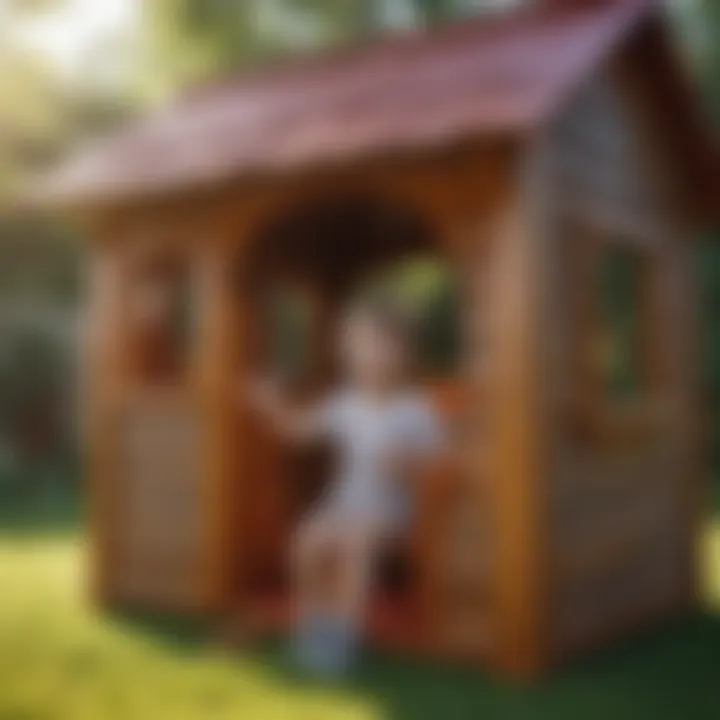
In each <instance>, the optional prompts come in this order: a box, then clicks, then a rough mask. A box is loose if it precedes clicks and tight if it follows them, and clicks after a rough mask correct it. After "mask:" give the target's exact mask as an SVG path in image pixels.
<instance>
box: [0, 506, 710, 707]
mask: <svg viewBox="0 0 720 720" xmlns="http://www.w3.org/2000/svg"><path fill="white" fill-rule="evenodd" d="M0 523H2V520H1V519H0ZM46 527H51V526H50V524H49V523H48V524H47V526H46ZM706 548H707V552H706V556H707V558H708V563H707V567H708V571H709V572H708V578H709V581H708V584H709V596H711V598H712V599H711V602H710V603H709V607H708V612H707V613H706V614H705V615H703V616H699V617H696V618H692V619H689V620H684V621H680V622H677V623H675V624H674V625H673V626H671V627H669V628H667V629H665V630H663V631H662V632H660V633H656V634H653V635H651V636H646V637H644V638H639V639H637V640H635V641H633V642H632V643H631V644H629V645H626V646H625V647H623V648H622V649H620V650H614V651H611V652H608V653H605V654H604V655H603V656H602V657H600V658H596V659H594V660H593V661H591V662H588V663H585V664H583V665H582V666H581V667H579V668H577V669H575V670H573V671H566V672H564V673H562V674H561V675H560V676H559V677H557V678H556V679H554V680H553V681H552V682H550V683H546V684H544V685H541V686H537V687H532V688H524V689H520V688H517V687H513V686H511V685H509V684H506V683H500V682H496V681H492V680H490V679H489V678H488V677H487V676H485V675H482V674H480V673H478V672H474V671H470V670H468V669H456V668H448V667H443V666H441V665H431V664H421V663H414V662H411V661H407V660H400V659H395V658H387V657H372V658H370V659H369V660H368V662H367V663H366V664H365V666H364V667H363V668H362V670H361V671H360V672H359V673H358V675H357V677H355V678H353V679H352V680H351V681H349V682H348V683H346V684H345V685H343V686H342V687H336V688H332V687H323V686H320V685H312V684H308V683H303V682H301V681H300V680H298V679H297V678H293V677H292V676H291V675H290V674H288V673H287V672H286V671H285V670H284V669H283V668H284V663H283V661H282V653H281V652H280V650H279V649H277V648H266V649H264V650H262V651H258V652H257V653H255V654H254V655H253V656H252V657H249V658H240V657H231V656H227V655H223V654H222V653H221V652H220V651H217V650H213V649H212V648H211V647H210V646H209V645H206V644H205V643H203V642H202V640H201V639H200V638H199V637H196V636H195V634H194V633H193V632H192V628H188V627H184V628H183V627H178V626H177V625H176V626H174V627H173V626H172V625H169V624H165V626H164V627H163V626H158V624H152V623H147V622H146V623H144V624H142V623H140V622H138V621H135V622H131V621H130V620H128V619H124V620H123V619H120V618H111V617H107V616H103V615H101V614H98V613H95V612H93V611H91V610H90V609H89V608H88V607H87V605H86V604H85V602H84V597H83V590H82V588H83V578H82V567H83V562H82V557H83V546H82V543H81V541H80V540H79V539H78V538H77V536H76V535H75V534H74V532H73V531H71V530H68V531H65V530H63V529H60V530H57V529H55V530H53V531H50V530H46V532H43V533H36V532H34V531H31V529H30V528H28V527H24V526H23V525H22V524H18V523H17V522H16V523H12V524H9V523H5V527H4V529H3V526H2V524H0V720H45V719H51V718H52V719H54V718H58V719H67V720H84V719H86V718H87V719H93V720H96V719H102V720H105V719H106V718H108V719H111V718H118V720H136V719H137V720H146V719H147V720H162V719H164V718H171V719H173V720H174V719H175V718H178V719H183V718H193V719H195V718H197V719H202V720H210V719H215V718H234V719H235V720H237V719H242V720H265V719H266V718H267V719H268V720H272V719H273V718H308V719H309V720H322V719H323V718H353V719H354V718H398V719H403V720H422V719H423V718H433V719H434V718H440V720H453V719H455V718H488V719H493V718H498V719H500V720H506V719H507V720H513V719H515V718H517V719H520V720H522V719H527V720H534V719H536V718H537V719H541V718H553V719H554V720H563V719H567V720H592V719H594V718H598V719H600V718H610V719H611V720H624V719H626V718H627V719H628V720H630V719H631V718H632V720H642V719H643V718H648V719H650V718H652V719H653V720H662V719H663V718H677V719H678V720H679V719H683V720H685V719H686V718H687V719H690V720H692V719H694V718H698V719H700V718H702V719H705V718H707V719H708V720H710V719H711V718H714V719H717V718H720V524H718V525H716V527H715V528H713V529H712V530H711V531H709V533H708V541H707V543H706ZM715 612H717V613H718V614H717V615H714V613H715Z"/></svg>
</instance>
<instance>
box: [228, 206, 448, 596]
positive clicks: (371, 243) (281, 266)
mask: <svg viewBox="0 0 720 720" xmlns="http://www.w3.org/2000/svg"><path fill="white" fill-rule="evenodd" d="M443 250H444V248H443V247H442V245H441V243H440V234H439V233H438V232H436V229H435V228H434V227H433V226H432V223H431V222H429V221H428V220H427V219H426V218H424V217H422V216H421V215H420V214H419V213H417V212H414V211H413V210H412V209H408V208H405V207H402V206H398V205H396V204H394V203H392V202H388V201H384V200H382V199H377V198H371V197H358V196H353V197H343V198H333V199H332V200H325V201H323V202H320V203H309V204H304V205H302V206H297V207H293V208H291V209H290V210H288V211H287V212H286V213H285V214H284V215H283V216H282V217H280V218H277V219H274V220H273V221H271V222H270V223H268V224H267V225H266V226H265V227H264V228H263V229H262V230H261V231H260V232H259V233H258V234H257V235H256V236H255V237H254V239H253V244H252V247H251V249H250V252H249V255H246V256H245V258H244V262H243V269H244V272H243V274H242V277H241V278H240V280H239V282H242V283H243V284H244V290H243V292H245V293H248V292H249V293H250V296H251V298H252V302H251V307H252V308H253V312H252V315H253V318H254V321H253V326H254V335H255V337H256V342H255V343H254V347H255V357H253V359H252V363H251V364H252V366H253V367H254V369H255V372H257V373H265V372H268V371H269V372H276V373H280V374H281V375H283V376H284V378H285V380H286V381H287V383H288V385H289V386H290V390H291V391H292V392H294V393H296V394H297V396H298V397H299V398H303V399H307V398H311V397H313V396H317V394H318V393H321V392H322V390H323V388H325V387H327V386H328V385H330V384H332V383H333V382H334V381H335V378H336V377H337V375H336V363H335V353H334V346H335V338H336V335H335V333H336V327H337V325H338V321H339V318H340V316H341V314H342V312H343V310H344V308H345V307H346V304H347V303H348V302H349V301H350V300H351V299H354V298H355V297H356V296H357V295H358V294H360V295H362V294H365V293H373V292H376V291H378V290H380V289H381V290H383V291H388V290H389V291H390V292H393V293H394V294H395V295H398V296H401V297H402V299H404V300H406V301H407V302H408V303H409V305H410V306H411V307H412V308H413V309H414V310H415V311H416V312H417V314H418V316H419V319H420V320H421V322H420V329H421V338H420V340H421V346H422V347H421V349H422V353H421V354H422V357H421V368H420V370H421V372H422V373H423V376H424V379H427V380H428V381H435V380H437V378H438V376H439V377H442V378H443V379H444V380H447V379H448V377H451V376H453V373H454V370H455V366H454V363H455V360H456V357H457V354H458V345H459V337H458V335H459V332H458V326H459V323H458V319H457V315H458V313H457V295H458V287H457V283H456V282H455V273H454V270H455V269H454V268H453V267H452V264H451V261H450V260H449V259H448V258H447V257H446V256H445V253H444V252H443ZM443 334H444V336H443ZM247 426H248V428H249V429H248V430H247V432H249V433H250V435H251V436H252V437H251V441H250V442H248V447H250V448H251V455H252V457H250V458H247V459H246V461H245V462H244V471H243V473H244V474H243V478H242V479H241V480H240V481H241V482H243V483H249V484H251V485H252V488H250V487H249V486H248V485H247V484H246V485H245V490H246V493H245V495H246V497H251V499H252V500H251V502H249V503H246V504H245V507H246V508H247V511H246V512H245V513H244V516H243V518H242V524H243V528H244V530H243V533H244V548H245V552H244V564H243V573H244V576H243V581H242V584H243V585H244V586H247V585H248V584H251V585H254V586H265V587H270V588H275V587H277V586H278V585H282V584H283V579H284V577H285V572H284V570H285V567H286V557H287V554H288V552H287V551H288V547H289V542H290V536H291V532H292V529H293V528H294V527H295V525H296V524H297V521H298V519H299V518H300V517H301V515H302V514H303V512H304V510H305V509H306V508H307V507H308V506H309V504H310V502H311V500H312V498H313V497H315V496H317V494H318V493H319V492H320V490H321V486H322V485H323V484H324V483H325V482H327V479H328V475H329V462H330V461H331V458H330V457H329V456H328V452H327V449H323V448H319V449H317V450H315V449H311V450H307V449H297V448H292V447H288V446H286V445H285V444H284V443H282V442H281V441H279V440H278V439H277V438H276V437H274V436H273V434H272V431H271V430H269V429H268V428H264V427H262V426H261V424H258V423H247Z"/></svg>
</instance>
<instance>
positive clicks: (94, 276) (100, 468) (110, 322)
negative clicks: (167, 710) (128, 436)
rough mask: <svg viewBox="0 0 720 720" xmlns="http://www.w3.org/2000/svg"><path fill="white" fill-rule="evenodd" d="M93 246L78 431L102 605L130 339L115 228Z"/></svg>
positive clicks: (95, 587) (113, 539) (96, 590)
mask: <svg viewBox="0 0 720 720" xmlns="http://www.w3.org/2000/svg"><path fill="white" fill-rule="evenodd" d="M103 234H104V235H105V237H103V238H101V240H100V242H99V243H98V245H97V246H95V247H93V249H92V252H91V259H90V265H89V291H88V299H87V308H86V313H85V317H84V323H83V352H82V355H83V387H82V395H83V397H82V406H83V411H82V412H83V420H82V433H83V435H84V437H85V442H84V446H85V448H86V449H87V455H86V458H85V463H86V478H87V484H88V497H89V506H90V526H91V529H90V533H91V536H92V539H93V542H92V550H91V552H92V556H91V571H90V578H91V580H90V582H91V594H92V597H93V599H94V600H95V601H96V602H98V603H100V604H107V603H109V602H111V601H112V599H113V586H114V582H115V580H114V579H115V577H116V565H117V562H116V560H117V558H116V556H117V552H118V542H117V540H118V539H117V522H118V517H117V502H116V500H117V488H118V483H117V479H118V477H117V474H118V468H117V462H116V461H115V460H116V457H117V455H116V452H115V451H116V447H115V442H116V437H117V427H116V421H117V418H118V412H117V409H118V405H119V403H120V401H121V400H122V398H123V396H124V391H125V388H126V387H127V383H128V380H129V377H128V375H129V369H130V364H131V357H130V354H131V343H130V337H129V327H128V318H127V308H128V303H127V290H128V280H129V278H128V277H127V270H128V269H127V266H126V264H125V262H124V256H123V252H122V247H121V245H119V244H118V243H117V242H116V239H117V238H116V236H117V235H118V234H119V228H112V229H110V230H108V231H106V232H105V233H103Z"/></svg>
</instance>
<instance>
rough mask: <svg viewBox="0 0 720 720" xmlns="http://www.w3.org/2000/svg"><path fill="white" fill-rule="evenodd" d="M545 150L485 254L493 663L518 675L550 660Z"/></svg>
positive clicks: (529, 163)
mask: <svg viewBox="0 0 720 720" xmlns="http://www.w3.org/2000/svg"><path fill="white" fill-rule="evenodd" d="M547 153H548V149H547V147H546V146H545V145H544V144H543V143H538V146H537V147H535V148H534V150H533V151H531V152H528V154H527V155H526V156H525V157H523V158H522V159H521V162H520V168H519V170H520V173H519V191H518V192H516V193H515V197H514V198H512V199H511V202H510V205H509V207H507V208H506V209H505V210H504V211H503V212H502V213H501V214H500V216H499V217H498V218H497V219H496V221H497V224H496V225H495V227H494V229H493V230H492V231H491V237H489V238H488V242H489V245H488V251H487V255H486V258H485V260H486V262H488V264H489V266H488V268H487V272H488V275H487V278H488V288H487V290H488V292H487V295H486V296H485V298H484V309H483V311H482V312H483V315H484V318H485V323H484V324H485V327H486V332H487V338H486V345H485V347H486V350H487V352H486V353H485V354H484V355H485V356H484V358H483V359H484V362H485V363H487V364H485V365H484V368H483V372H485V373H487V376H486V377H487V380H486V392H485V398H486V400H485V402H486V403H487V406H486V407H487V417H488V420H489V422H488V427H487V432H486V433H485V434H484V437H483V440H484V441H485V442H483V443H482V447H483V452H486V453H487V462H488V481H489V486H488V490H489V501H490V518H489V519H490V523H491V531H490V536H491V569H490V578H491V580H490V582H491V589H490V596H491V597H490V603H491V625H492V633H493V636H492V650H491V661H492V664H493V665H494V666H495V667H496V668H497V669H498V670H499V671H501V672H504V673H507V674H510V675H513V676H516V677H523V676H533V675H537V674H538V673H539V672H541V671H542V670H543V668H544V667H545V666H546V665H547V664H548V662H549V645H548V643H547V642H546V638H545V636H544V633H545V631H546V628H547V625H548V621H549V612H548V600H549V598H548V578H547V566H546V559H547V541H548V538H547V532H546V531H547V528H546V527H545V525H544V523H545V521H546V518H547V499H548V498H547V487H546V484H547V480H548V478H547V469H548V463H547V457H546V455H547V452H546V451H547V442H546V437H545V434H546V432H547V428H548V426H549V424H550V423H549V418H548V414H547V409H548V408H547V403H546V394H547V392H546V391H547V383H548V381H549V376H548V372H547V359H548V357H547V353H548V352H549V351H550V345H551V339H550V333H549V327H548V323H547V312H546V308H547V276H546V273H547V270H548V267H547V264H548V262H549V260H550V252H551V251H550V247H549V244H548V243H547V242H546V240H547V236H548V216H547V213H548V210H549V209H550V204H549V202H548V196H547V188H548V184H549V183H548V176H547V159H548V154H547ZM476 362H478V360H477V359H476Z"/></svg>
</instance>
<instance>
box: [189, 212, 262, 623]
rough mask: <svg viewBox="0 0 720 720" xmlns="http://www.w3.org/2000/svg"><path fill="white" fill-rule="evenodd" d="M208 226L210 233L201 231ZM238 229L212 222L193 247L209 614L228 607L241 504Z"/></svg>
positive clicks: (243, 336) (244, 345) (242, 338)
mask: <svg viewBox="0 0 720 720" xmlns="http://www.w3.org/2000/svg"><path fill="white" fill-rule="evenodd" d="M208 228H209V229H208ZM236 232H237V230H236V229H235V228H234V227H233V225H232V224H231V223H229V222H225V221H221V220H220V219H218V218H213V219H212V221H211V222H208V223H207V224H206V227H205V228H204V233H205V234H206V237H205V238H204V239H203V241H202V244H201V246H200V247H199V248H198V255H197V264H196V273H197V276H196V277H197V298H198V302H197V318H196V323H197V332H196V345H195V367H196V372H197V383H196V385H197V388H198V392H199V397H198V401H199V407H200V417H201V424H202V426H201V434H202V438H203V442H202V452H201V461H200V462H201V474H202V491H201V498H200V507H201V518H200V522H201V532H200V536H201V553H202V558H203V561H202V571H201V577H200V584H201V588H200V589H199V593H198V594H199V596H200V597H201V604H202V605H203V607H205V608H206V609H208V610H218V609H222V608H224V607H227V606H228V604H229V603H231V602H232V599H233V597H234V591H235V590H236V585H237V582H238V579H239V575H238V573H239V571H240V562H239V555H238V553H240V552H241V551H242V548H240V547H239V545H240V543H239V542H238V522H237V521H238V518H239V512H240V502H241V499H242V498H241V487H240V484H241V480H242V478H241V470H242V467H241V465H242V464H243V459H244V450H245V449H246V448H244V447H243V438H244V435H243V433H242V432H240V428H239V425H240V422H239V421H240V417H241V414H240V408H241V398H240V386H241V382H242V381H243V379H245V378H244V377H243V371H244V370H246V367H245V364H244V363H243V358H245V357H246V356H247V351H248V349H249V348H248V345H249V332H248V329H249V325H248V322H247V320H248V318H247V313H248V306H247V305H248V304H247V302H243V294H242V293H241V292H240V291H239V287H238V284H239V283H238V278H239V269H240V267H239V266H240V262H241V259H242V253H241V251H240V250H239V247H240V245H239V243H237V242H235V240H237V237H235V233H236Z"/></svg>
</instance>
